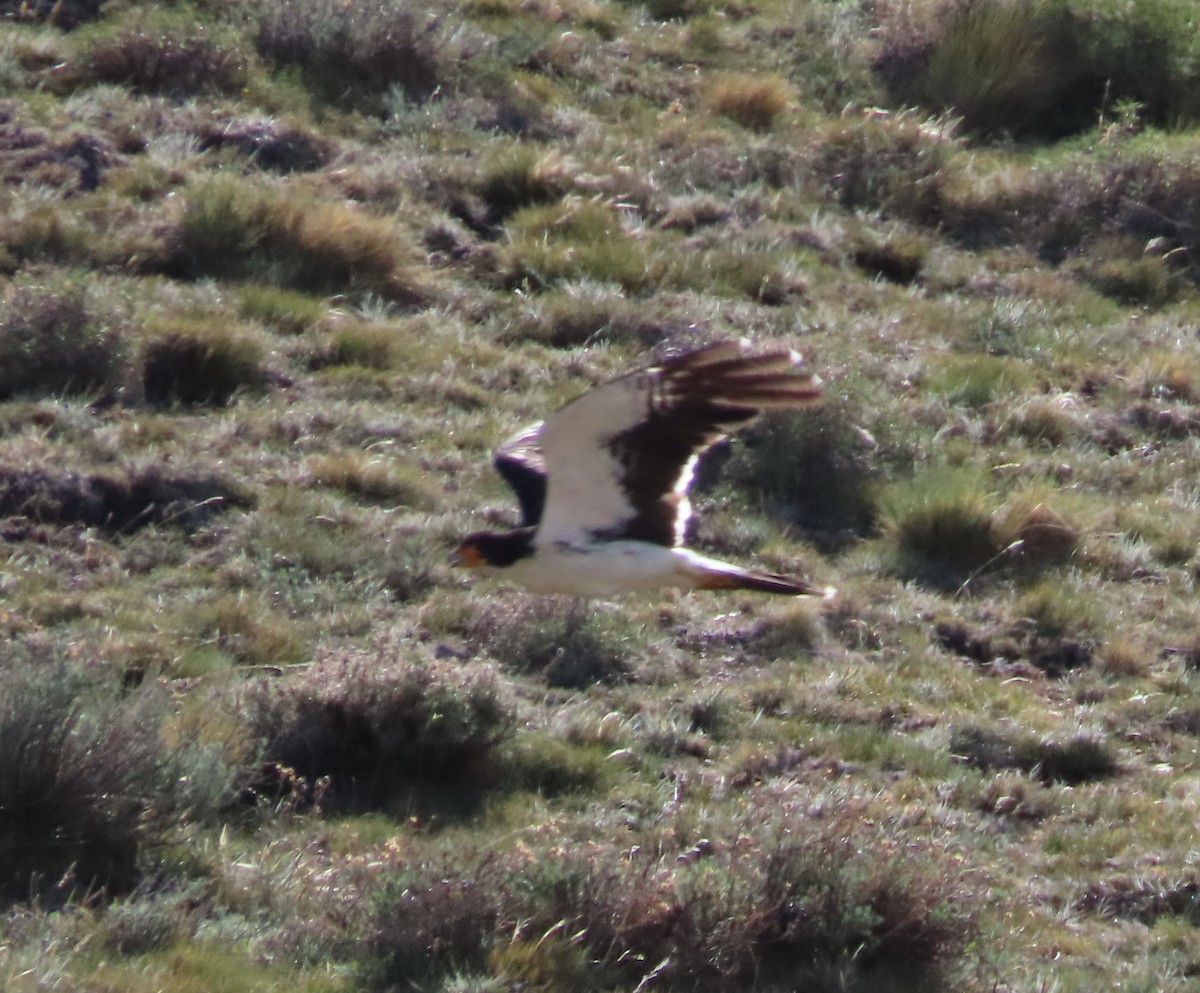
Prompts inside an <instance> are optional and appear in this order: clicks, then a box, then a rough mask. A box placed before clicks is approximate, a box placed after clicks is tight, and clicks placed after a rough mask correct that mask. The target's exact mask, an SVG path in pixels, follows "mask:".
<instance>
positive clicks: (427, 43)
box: [255, 0, 446, 114]
mask: <svg viewBox="0 0 1200 993" xmlns="http://www.w3.org/2000/svg"><path fill="white" fill-rule="evenodd" d="M436 28H437V22H436V21H430V22H429V23H422V22H421V18H420V15H419V14H418V13H417V12H416V10H414V9H413V8H411V7H409V6H407V5H405V4H404V3H402V2H399V0H386V2H383V3H372V4H352V5H349V6H347V5H346V4H344V3H340V2H338V0H279V2H276V3H270V4H266V5H264V6H263V8H262V10H261V12H260V13H259V16H258V31H257V35H256V37H255V45H256V46H257V48H258V51H259V52H260V53H261V54H262V55H264V56H265V57H266V58H268V59H270V60H271V61H273V62H275V63H277V64H279V65H284V66H296V67H297V68H298V69H300V71H301V72H302V73H303V76H304V80H305V83H306V84H307V85H308V87H309V88H310V89H311V90H312V92H313V93H314V94H316V96H317V97H318V98H319V99H321V100H324V101H327V102H329V103H332V104H334V105H336V106H340V107H348V108H353V109H357V110H362V111H365V112H367V113H376V114H379V113H382V112H383V110H384V109H385V106H386V102H385V98H386V96H387V93H388V91H389V89H391V88H392V87H397V88H399V89H400V90H402V91H403V92H404V94H405V96H406V97H408V98H409V99H412V100H418V101H422V100H426V99H428V98H429V97H430V96H432V94H433V93H434V91H435V90H436V89H437V88H438V87H439V86H440V85H442V84H443V82H444V81H445V75H446V73H445V71H444V69H443V66H442V65H441V56H440V54H439V50H438V44H437V40H436Z"/></svg>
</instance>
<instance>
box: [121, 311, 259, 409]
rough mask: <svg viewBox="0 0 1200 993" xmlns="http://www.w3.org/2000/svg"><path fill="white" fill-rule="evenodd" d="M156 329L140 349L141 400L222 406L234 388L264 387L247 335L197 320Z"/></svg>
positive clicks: (252, 343)
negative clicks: (143, 398) (153, 334)
mask: <svg viewBox="0 0 1200 993" xmlns="http://www.w3.org/2000/svg"><path fill="white" fill-rule="evenodd" d="M156 330H157V333H156V334H155V336H154V337H153V338H151V339H149V340H147V341H146V342H145V343H144V344H143V345H142V348H141V353H142V354H141V376H142V384H141V385H142V393H143V395H144V396H145V398H146V400H147V402H149V403H152V404H160V405H171V404H179V405H181V406H185V407H190V406H199V405H203V404H216V405H224V404H227V403H229V402H230V401H231V400H232V399H233V398H234V396H235V395H236V394H237V393H238V391H239V390H248V389H256V388H260V387H262V386H263V385H264V381H265V377H264V374H263V368H262V360H263V352H262V347H261V345H260V344H259V342H258V341H257V340H256V339H255V338H254V337H253V336H252V335H248V334H245V333H238V332H237V331H236V330H232V329H230V328H225V327H213V326H212V324H211V323H210V322H209V321H200V320H189V321H182V322H180V325H178V326H176V327H175V328H171V327H159V328H158V329H156Z"/></svg>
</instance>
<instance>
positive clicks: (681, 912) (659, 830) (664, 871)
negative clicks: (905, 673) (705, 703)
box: [373, 789, 971, 993]
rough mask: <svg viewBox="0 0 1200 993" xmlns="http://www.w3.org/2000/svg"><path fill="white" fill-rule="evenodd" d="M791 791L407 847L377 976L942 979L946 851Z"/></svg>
mask: <svg viewBox="0 0 1200 993" xmlns="http://www.w3.org/2000/svg"><path fill="white" fill-rule="evenodd" d="M806 799H807V800H808V801H809V803H805V802H803V800H804V798H801V797H799V796H795V797H792V796H788V795H787V793H786V792H784V791H772V790H770V789H764V790H760V791H757V792H756V794H755V797H754V800H755V802H754V803H753V804H751V805H750V806H749V807H747V808H746V810H745V812H744V813H743V814H742V815H740V816H737V815H735V816H733V817H730V818H728V819H722V818H721V817H719V816H710V817H704V816H701V817H700V818H699V820H698V821H697V822H696V823H694V824H691V823H686V824H685V823H683V822H681V823H679V824H677V825H674V826H672V825H670V824H668V823H661V822H658V823H655V824H653V825H648V826H646V827H643V828H640V829H635V831H634V832H633V833H632V835H628V834H627V835H626V836H625V837H624V838H622V839H621V840H620V841H609V840H600V837H598V836H597V835H596V834H595V831H594V828H593V829H592V830H591V831H589V832H588V833H587V834H586V835H583V836H581V837H577V836H576V835H575V834H574V833H570V832H568V831H564V830H563V828H562V827H548V828H543V829H540V830H539V831H537V832H535V833H527V834H526V835H524V836H523V838H522V842H521V844H520V845H519V846H511V847H503V848H493V849H490V850H486V851H478V850H476V851H474V852H471V853H469V854H468V853H466V852H463V851H461V850H460V851H457V852H455V853H454V854H453V856H452V857H447V856H446V855H443V854H441V853H437V852H431V853H429V854H427V855H425V856H423V857H419V858H413V859H411V860H410V861H409V862H408V863H407V865H406V866H405V867H404V869H403V870H402V871H400V872H399V873H398V874H397V875H396V877H395V878H394V879H392V880H390V881H389V883H388V885H387V889H386V891H385V892H384V893H383V894H382V895H381V896H380V898H379V899H378V918H377V920H378V923H377V932H376V935H375V938H374V941H373V951H374V952H375V954H377V955H379V956H380V957H381V958H382V960H383V964H382V971H383V975H382V977H381V978H382V979H383V980H384V981H386V982H388V983H389V984H393V985H398V984H402V983H404V982H411V981H415V982H419V983H425V982H428V981H432V980H436V979H437V978H438V977H439V976H442V975H445V974H446V973H447V972H449V971H450V970H457V971H459V973H460V975H461V974H462V971H463V970H467V974H468V975H470V976H472V977H474V981H475V982H478V983H480V984H485V983H487V982H489V981H491V982H501V983H505V984H508V985H511V984H514V983H521V984H522V985H524V984H529V985H530V986H531V987H535V988H538V989H542V990H547V991H553V993H566V991H568V990H570V991H599V990H605V989H612V988H615V987H620V988H633V987H634V986H635V985H638V984H639V983H641V984H647V985H648V984H649V982H650V979H649V977H651V976H652V977H653V982H654V984H655V985H656V986H659V987H660V988H662V989H667V990H687V989H700V988H703V989H707V990H719V991H736V990H745V989H750V988H756V989H761V988H774V984H775V983H780V984H783V983H786V984H788V988H795V986H796V984H797V983H801V984H802V985H804V986H805V988H813V989H826V988H845V986H844V985H843V984H846V983H847V982H848V983H849V984H850V985H851V988H859V987H858V985H857V984H859V983H863V984H874V985H875V986H887V985H888V984H889V983H890V982H897V981H899V979H900V977H901V976H904V977H907V978H908V979H909V980H912V979H915V978H917V977H920V980H921V982H922V988H924V989H931V990H937V989H941V988H944V987H943V985H942V979H943V977H944V976H945V975H947V974H948V972H949V968H950V967H951V966H952V965H953V964H954V963H955V960H956V959H957V958H958V956H959V955H960V954H961V952H962V951H963V949H964V948H965V946H966V942H967V940H969V936H970V933H971V925H970V920H969V917H968V912H967V909H966V907H965V906H964V903H963V899H964V890H965V888H964V886H963V884H962V882H961V880H960V878H959V873H958V872H957V871H956V870H955V869H953V867H952V866H951V864H950V862H949V859H947V858H945V856H940V857H939V855H938V853H937V851H936V850H935V849H934V848H933V847H932V846H929V845H922V844H921V843H919V842H917V841H915V839H913V840H910V842H909V844H906V845H903V846H899V845H897V843H896V841H895V839H894V838H892V837H888V836H886V835H884V834H882V833H880V832H879V830H878V829H877V828H876V829H872V828H870V827H867V826H866V825H868V824H871V823H872V821H871V820H870V819H868V818H865V817H863V816H862V814H863V811H862V810H861V809H860V808H861V807H862V804H861V803H857V802H854V801H853V800H851V801H849V802H846V803H845V804H844V807H843V809H842V810H841V811H840V812H839V813H831V812H830V811H829V810H828V808H823V807H822V805H821V803H820V801H819V800H816V799H814V798H811V797H809V798H806ZM841 800H842V801H845V800H846V798H844V797H842V798H841ZM839 806H842V804H840V803H839ZM814 811H817V812H816V813H815V814H814ZM584 830H586V829H584ZM601 837H602V836H601ZM914 846H915V847H918V848H919V849H920V854H919V856H917V857H914V855H916V852H915V851H914ZM489 977H490V978H489ZM479 988H486V987H485V986H483V985H480V987H479ZM862 988H866V985H864V986H863V987H862Z"/></svg>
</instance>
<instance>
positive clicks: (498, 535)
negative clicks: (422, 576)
mask: <svg viewBox="0 0 1200 993" xmlns="http://www.w3.org/2000/svg"><path fill="white" fill-rule="evenodd" d="M534 530H535V529H534V528H517V529H516V530H515V531H476V532H475V533H474V534H469V535H467V536H466V537H465V538H464V539H463V540H462V542H461V543H460V544H459V546H458V548H456V549H455V550H454V552H453V553H452V554H451V555H450V564H451V565H457V566H462V567H464V568H467V569H480V568H487V567H489V566H490V567H493V568H503V567H504V566H509V565H512V564H513V563H514V562H516V561H517V560H518V559H523V558H525V557H526V556H529V555H532V554H533V532H534Z"/></svg>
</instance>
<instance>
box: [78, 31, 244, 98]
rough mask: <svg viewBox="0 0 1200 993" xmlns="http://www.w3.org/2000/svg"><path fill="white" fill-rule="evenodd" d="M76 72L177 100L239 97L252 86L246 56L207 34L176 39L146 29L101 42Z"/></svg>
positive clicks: (92, 79) (94, 78)
mask: <svg viewBox="0 0 1200 993" xmlns="http://www.w3.org/2000/svg"><path fill="white" fill-rule="evenodd" d="M76 74H77V75H79V76H82V77H83V79H84V80H86V81H87V82H94V83H112V84H115V85H120V86H126V87H128V88H129V89H131V90H132V91H134V92H135V93H153V94H163V95H166V96H174V97H181V96H192V95H195V94H197V93H205V92H214V91H215V92H219V93H236V92H238V91H239V90H241V88H242V87H243V86H244V85H245V82H246V68H245V64H244V60H243V59H242V57H241V55H240V54H239V53H238V52H236V51H234V50H232V49H227V48H222V47H221V46H219V45H217V44H215V43H214V42H213V41H212V40H210V39H209V38H207V37H205V36H204V35H203V34H195V35H193V36H191V37H189V38H174V37H171V36H169V35H157V36H156V35H152V34H147V33H145V32H143V31H125V32H123V33H121V34H119V35H117V36H116V37H115V38H111V39H107V40H103V41H99V42H97V43H96V44H95V45H93V46H92V49H91V51H90V52H89V53H88V54H87V56H86V64H85V65H84V66H83V67H81V68H80V69H78V70H77V71H76ZM81 81H82V80H81Z"/></svg>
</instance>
